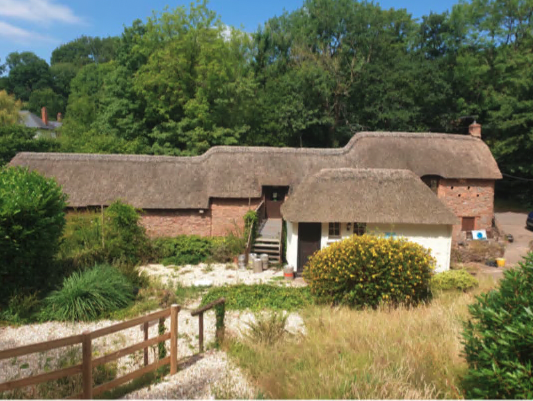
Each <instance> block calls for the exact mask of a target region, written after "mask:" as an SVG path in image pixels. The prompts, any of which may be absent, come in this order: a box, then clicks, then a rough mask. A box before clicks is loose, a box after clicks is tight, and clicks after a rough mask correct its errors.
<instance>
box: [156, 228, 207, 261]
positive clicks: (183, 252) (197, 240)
mask: <svg viewBox="0 0 533 401" xmlns="http://www.w3.org/2000/svg"><path fill="white" fill-rule="evenodd" d="M212 246H213V239H212V238H209V237H200V236H198V235H178V236H177V237H170V238H164V237H162V238H156V239H155V240H154V243H153V247H154V253H155V256H156V257H157V259H158V260H161V263H163V264H164V265H176V266H181V265H188V264H192V265H195V264H198V263H200V262H205V261H206V259H207V258H208V257H209V256H210V255H211V248H212Z"/></svg>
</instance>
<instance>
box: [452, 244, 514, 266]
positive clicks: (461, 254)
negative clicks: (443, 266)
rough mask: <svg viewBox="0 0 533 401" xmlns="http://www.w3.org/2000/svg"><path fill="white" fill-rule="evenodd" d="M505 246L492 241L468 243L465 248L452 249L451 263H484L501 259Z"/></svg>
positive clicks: (455, 247) (456, 247)
mask: <svg viewBox="0 0 533 401" xmlns="http://www.w3.org/2000/svg"><path fill="white" fill-rule="evenodd" d="M504 252H505V246H504V245H503V244H500V243H499V242H496V241H493V240H487V241H468V242H467V243H466V245H465V246H454V247H452V255H451V262H452V263H453V264H455V263H468V262H476V263H485V262H486V261H494V260H495V259H496V258H501V257H502V256H503V254H504Z"/></svg>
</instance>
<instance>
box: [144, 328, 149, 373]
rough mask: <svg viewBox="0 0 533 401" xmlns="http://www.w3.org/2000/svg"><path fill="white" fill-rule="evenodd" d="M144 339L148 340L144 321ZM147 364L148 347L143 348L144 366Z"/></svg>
mask: <svg viewBox="0 0 533 401" xmlns="http://www.w3.org/2000/svg"><path fill="white" fill-rule="evenodd" d="M143 329H144V341H146V340H148V322H144V325H143ZM147 365H148V347H145V348H144V366H147Z"/></svg>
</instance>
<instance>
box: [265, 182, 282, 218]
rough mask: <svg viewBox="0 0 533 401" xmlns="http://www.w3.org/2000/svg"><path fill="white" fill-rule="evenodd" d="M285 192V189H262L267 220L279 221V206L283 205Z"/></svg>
mask: <svg viewBox="0 0 533 401" xmlns="http://www.w3.org/2000/svg"><path fill="white" fill-rule="evenodd" d="M287 191H288V188H287V187H263V193H264V195H265V213H266V218H267V219H281V205H283V201H284V200H285V195H287Z"/></svg>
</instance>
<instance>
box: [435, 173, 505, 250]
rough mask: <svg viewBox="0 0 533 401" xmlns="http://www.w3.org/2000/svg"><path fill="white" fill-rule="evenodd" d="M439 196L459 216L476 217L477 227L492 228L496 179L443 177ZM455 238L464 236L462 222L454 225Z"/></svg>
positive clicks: (478, 228)
mask: <svg viewBox="0 0 533 401" xmlns="http://www.w3.org/2000/svg"><path fill="white" fill-rule="evenodd" d="M437 194H438V197H439V198H440V199H441V200H442V201H443V202H444V203H445V204H446V205H448V207H449V208H450V209H452V210H453V211H454V212H455V214H456V215H457V217H459V219H461V217H475V229H476V230H482V229H485V230H487V229H490V228H491V227H492V218H493V217H494V180H453V179H441V180H440V181H439V187H438V192H437ZM453 238H454V240H459V239H462V238H463V234H462V233H461V224H458V225H455V226H453Z"/></svg>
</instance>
